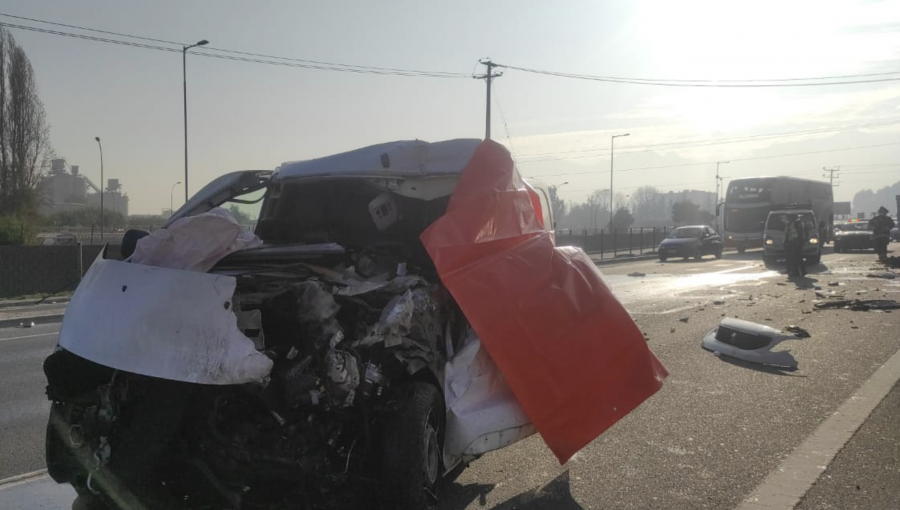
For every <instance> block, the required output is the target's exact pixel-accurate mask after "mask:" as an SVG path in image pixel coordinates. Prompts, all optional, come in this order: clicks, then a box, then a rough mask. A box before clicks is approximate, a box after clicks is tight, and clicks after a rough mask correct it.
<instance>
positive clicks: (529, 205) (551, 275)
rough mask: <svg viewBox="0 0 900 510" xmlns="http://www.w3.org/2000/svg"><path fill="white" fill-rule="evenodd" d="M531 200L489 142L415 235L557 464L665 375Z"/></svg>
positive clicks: (595, 276)
mask: <svg viewBox="0 0 900 510" xmlns="http://www.w3.org/2000/svg"><path fill="white" fill-rule="evenodd" d="M535 197H536V195H535V192H534V190H532V189H531V188H530V187H528V185H527V184H526V183H525V182H524V181H522V179H521V178H520V177H519V174H518V171H517V170H516V168H515V165H514V164H513V161H512V158H511V157H510V155H509V152H507V151H506V149H505V148H503V146H501V145H499V144H497V143H495V142H491V141H486V142H484V143H482V144H481V145H480V146H479V147H478V149H477V150H476V151H475V154H474V155H473V156H472V159H471V160H470V161H469V164H468V165H467V166H466V169H465V170H464V171H463V173H462V176H461V177H460V180H459V183H458V184H457V186H456V190H455V191H454V193H453V195H452V197H451V198H450V203H449V205H448V207H447V213H446V214H445V215H444V216H442V217H441V218H440V219H438V220H437V221H436V222H434V224H432V225H431V226H430V227H429V228H428V229H427V230H426V231H425V232H423V233H422V236H421V240H422V243H423V244H424V245H425V248H426V249H427V250H428V253H429V255H431V258H432V260H434V263H435V265H436V266H437V270H438V273H439V274H440V276H441V280H442V281H443V282H444V285H445V286H446V287H447V289H448V290H449V291H450V293H451V294H453V297H454V298H455V299H456V301H457V303H459V306H460V307H461V308H462V310H463V313H464V314H465V315H466V318H468V320H469V322H470V323H471V324H472V327H473V328H474V329H475V331H476V332H477V333H478V336H479V337H480V338H481V341H482V343H483V345H484V346H485V347H486V348H487V350H488V352H489V353H490V355H491V357H492V358H493V359H494V361H495V362H496V363H497V366H499V367H500V371H501V372H502V373H503V375H504V377H505V378H506V379H507V381H508V382H509V385H510V387H511V388H512V390H513V392H514V393H515V394H516V398H517V399H518V401H519V403H520V404H521V405H522V408H523V409H524V410H525V412H526V413H527V414H528V417H529V418H530V419H531V420H532V422H533V423H534V425H535V427H536V428H537V430H538V432H540V433H541V435H542V436H543V438H544V441H545V442H546V443H547V445H548V446H549V447H550V449H551V450H552V451H553V453H554V454H556V457H557V458H558V459H559V461H560V463H564V462H566V461H567V460H568V459H569V458H570V457H571V456H572V455H573V454H575V452H577V451H578V450H580V449H581V448H583V447H584V446H585V445H587V444H588V443H590V442H591V441H592V440H594V439H595V438H596V437H597V436H599V435H600V434H601V433H603V431H605V430H606V429H607V428H609V427H610V426H612V425H613V424H614V423H615V422H616V421H618V420H620V419H621V418H622V417H623V416H625V415H626V414H628V413H629V412H631V411H632V410H633V409H635V408H636V407H637V406H638V405H640V404H641V402H643V401H644V400H646V399H647V398H648V397H650V396H651V395H653V394H654V393H656V391H657V390H659V389H660V388H661V387H662V383H663V379H665V377H666V376H667V375H668V372H667V371H666V369H665V367H664V366H663V365H662V363H661V362H660V361H659V359H657V358H656V356H655V355H654V354H653V353H652V352H651V351H650V349H648V348H647V342H646V341H645V340H644V337H643V335H642V334H641V332H640V330H639V329H638V327H637V326H636V325H635V323H634V321H632V320H631V317H630V316H629V315H628V313H627V312H626V311H625V309H624V308H623V307H622V305H621V304H620V303H619V302H618V301H617V300H616V298H615V296H613V294H612V291H611V290H610V289H609V287H608V286H607V285H606V283H605V282H604V281H603V278H602V276H601V275H600V272H599V270H598V269H597V267H596V266H595V265H594V263H593V262H592V261H591V259H590V258H589V257H588V256H587V255H586V254H585V253H584V252H583V251H581V250H580V249H578V248H572V247H556V246H554V242H553V237H552V234H551V233H550V232H548V231H547V230H545V229H544V228H543V227H542V225H541V220H540V219H539V218H540V217H541V215H538V214H535V208H536V207H537V208H540V202H539V201H537V200H534V198H535ZM535 202H536V203H535ZM549 227H550V225H548V228H549Z"/></svg>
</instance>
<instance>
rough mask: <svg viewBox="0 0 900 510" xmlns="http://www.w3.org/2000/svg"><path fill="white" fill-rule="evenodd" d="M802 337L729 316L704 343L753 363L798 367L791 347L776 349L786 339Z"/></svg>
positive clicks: (707, 335)
mask: <svg viewBox="0 0 900 510" xmlns="http://www.w3.org/2000/svg"><path fill="white" fill-rule="evenodd" d="M797 339H799V337H797V336H794V335H785V334H783V333H782V332H780V331H778V330H777V329H775V328H771V327H769V326H765V325H762V324H756V323H753V322H750V321H744V320H739V319H731V318H727V319H725V320H723V321H722V322H721V323H719V327H718V328H716V329H714V330H712V331H710V332H709V333H707V334H706V336H705V337H704V338H703V342H702V343H701V346H702V347H703V348H704V349H706V350H708V351H712V352H714V353H716V354H719V355H725V356H730V357H732V358H737V359H740V360H743V361H748V362H750V363H759V364H762V365H774V366H780V367H786V368H797V360H796V359H794V356H792V355H791V353H790V352H789V351H778V352H772V348H773V347H775V346H776V345H778V344H780V343H781V342H783V341H785V340H797Z"/></svg>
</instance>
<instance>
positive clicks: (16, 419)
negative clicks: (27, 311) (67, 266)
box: [0, 324, 59, 479]
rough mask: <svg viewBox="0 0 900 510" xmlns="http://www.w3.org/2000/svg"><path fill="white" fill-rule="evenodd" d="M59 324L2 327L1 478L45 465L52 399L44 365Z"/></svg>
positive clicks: (0, 362)
mask: <svg viewBox="0 0 900 510" xmlns="http://www.w3.org/2000/svg"><path fill="white" fill-rule="evenodd" d="M58 331H59V324H45V325H41V326H35V327H33V328H3V329H0V479H3V478H7V477H10V476H14V475H18V474H21V473H26V472H29V471H34V470H37V469H42V468H44V467H45V466H44V427H45V426H46V424H47V412H48V411H49V409H50V402H49V401H48V400H47V397H46V396H45V395H44V386H45V385H46V379H45V378H44V372H43V370H42V369H41V365H42V363H43V361H44V358H46V357H47V355H48V354H50V353H51V352H53V348H54V347H55V346H56V337H57V332H58Z"/></svg>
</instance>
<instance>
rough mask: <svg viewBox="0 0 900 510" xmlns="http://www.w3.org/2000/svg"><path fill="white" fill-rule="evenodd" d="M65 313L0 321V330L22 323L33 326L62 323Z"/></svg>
mask: <svg viewBox="0 0 900 510" xmlns="http://www.w3.org/2000/svg"><path fill="white" fill-rule="evenodd" d="M63 315H65V313H55V314H51V315H38V316H35V317H19V318H16V319H0V328H10V327H13V328H14V327H18V326H19V325H20V324H22V323H27V322H33V323H34V325H35V326H37V325H39V324H53V323H55V322H62V319H63Z"/></svg>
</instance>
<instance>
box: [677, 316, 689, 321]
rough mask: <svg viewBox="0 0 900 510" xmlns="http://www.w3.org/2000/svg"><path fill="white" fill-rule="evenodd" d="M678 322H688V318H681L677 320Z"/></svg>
mask: <svg viewBox="0 0 900 510" xmlns="http://www.w3.org/2000/svg"><path fill="white" fill-rule="evenodd" d="M678 320H679V321H681V322H687V321H688V320H690V317H682V318H680V319H678Z"/></svg>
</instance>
